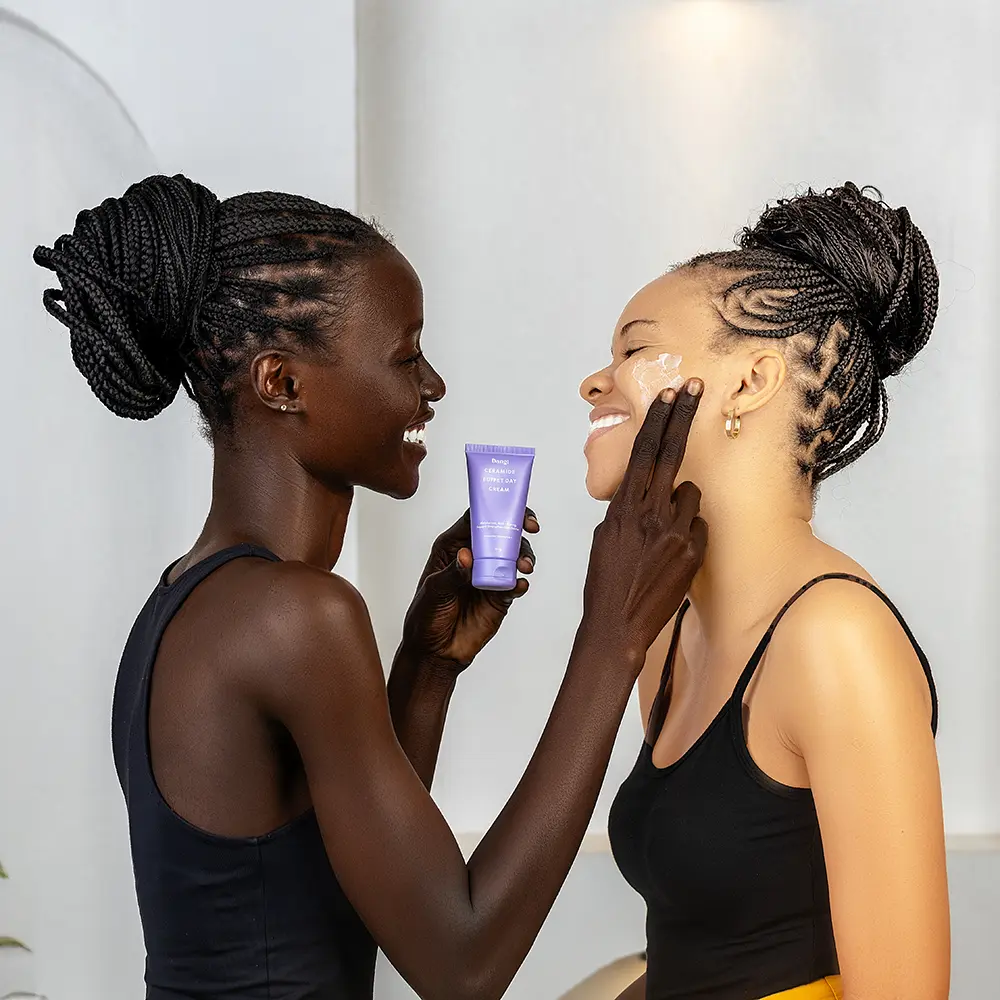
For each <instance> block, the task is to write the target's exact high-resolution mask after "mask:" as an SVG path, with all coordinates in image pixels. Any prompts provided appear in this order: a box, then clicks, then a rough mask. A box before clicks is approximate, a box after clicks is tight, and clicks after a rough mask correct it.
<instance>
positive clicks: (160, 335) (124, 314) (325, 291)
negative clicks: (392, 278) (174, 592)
mask: <svg viewBox="0 0 1000 1000" xmlns="http://www.w3.org/2000/svg"><path fill="white" fill-rule="evenodd" d="M390 246H391V243H390V242H389V239H388V237H387V236H385V235H384V234H382V233H380V232H379V231H378V230H377V229H376V228H375V227H374V225H373V224H370V223H367V222H365V221H363V220H361V219H359V218H356V217H355V216H353V215H351V214H350V213H349V212H346V211H343V210H341V209H336V208H329V207H328V206H326V205H321V204H319V203H318V202H315V201H310V200H308V199H306V198H301V197H298V196H296V195H290V194H277V193H274V192H259V193H255V194H244V195H240V196H238V197H236V198H229V199H227V200H225V201H222V202H220V201H219V200H218V199H217V198H216V197H215V195H214V194H212V192H211V191H209V190H208V189H207V188H205V187H203V186H202V185H200V184H196V183H194V182H193V181H190V180H188V179H187V178H186V177H183V176H181V175H178V176H175V177H161V176H154V177H147V178H146V179H145V180H142V181H140V182H139V183H137V184H133V185H132V186H131V187H130V188H129V189H128V190H127V191H126V192H125V194H124V195H123V196H122V197H121V198H109V199H107V200H106V201H104V202H103V203H102V204H101V205H100V206H98V207H97V208H95V209H92V210H89V211H84V212H81V213H80V214H79V216H77V219H76V225H75V228H74V229H73V232H72V233H71V234H68V235H64V236H60V237H59V238H58V239H57V240H56V241H55V246H54V247H38V248H37V249H36V250H35V253H34V260H35V262H36V263H37V264H40V265H41V266H42V267H45V268H48V269H49V270H51V271H54V272H55V273H56V275H57V277H58V279H59V283H60V285H61V289H48V290H47V291H46V292H45V293H44V295H43V298H42V301H43V303H44V305H45V308H46V309H47V310H48V311H49V312H50V313H51V314H52V315H53V316H55V318H56V319H58V320H59V322H61V323H63V324H64V325H65V326H66V327H68V328H69V336H70V346H71V350H72V353H73V360H74V362H75V363H76V366H77V368H79V369H80V371H81V372H82V373H83V375H84V376H85V377H86V379H87V381H88V383H89V384H90V387H91V389H93V391H94V393H95V394H96V395H97V397H98V399H100V400H101V402H102V403H104V405H105V406H107V407H108V409H110V410H112V411H113V412H114V413H116V414H118V415H119V416H121V417H128V418H131V419H134V420H147V419H149V418H150V417H154V416H156V414H157V413H159V412H160V411H161V410H163V409H164V408H165V407H166V406H167V405H169V403H170V402H171V401H172V400H173V399H174V397H175V396H176V394H177V390H178V389H179V388H180V386H182V385H183V386H184V389H185V391H186V392H187V394H188V395H189V396H190V397H191V398H192V399H193V400H194V401H195V403H196V404H197V405H198V408H199V409H200V411H201V414H202V418H203V421H204V424H205V429H206V430H207V432H208V433H209V435H212V436H214V435H215V434H217V433H219V432H220V431H223V430H226V429H231V428H232V423H233V403H234V399H235V395H236V389H237V386H238V380H239V376H240V375H241V374H242V373H243V372H245V371H246V370H247V366H248V364H249V362H250V360H251V359H252V358H253V357H254V356H255V355H256V354H257V353H259V352H260V351H261V350H264V349H266V348H271V347H273V348H277V349H285V348H291V347H300V348H301V347H306V348H308V347H312V346H315V345H318V344H321V343H322V339H323V336H324V333H325V331H326V330H327V328H328V327H329V325H330V323H331V322H332V321H333V320H334V319H335V318H336V316H337V314H338V311H339V310H340V309H341V307H342V306H343V304H344V302H345V301H346V299H347V296H348V295H349V294H350V286H351V277H352V275H353V274H354V273H356V272H355V266H356V265H357V264H358V263H360V262H361V261H362V260H363V259H364V258H365V257H370V256H374V255H376V254H378V253H381V252H383V251H385V250H386V249H388V248H389V247H390Z"/></svg>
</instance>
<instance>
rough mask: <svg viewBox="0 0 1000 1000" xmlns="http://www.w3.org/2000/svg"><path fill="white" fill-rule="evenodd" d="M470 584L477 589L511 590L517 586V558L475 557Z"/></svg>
mask: <svg viewBox="0 0 1000 1000" xmlns="http://www.w3.org/2000/svg"><path fill="white" fill-rule="evenodd" d="M472 586H473V587H475V588H476V589H477V590H513V589H514V588H515V587H516V586H517V560H516V559H476V560H475V561H474V562H473V563H472Z"/></svg>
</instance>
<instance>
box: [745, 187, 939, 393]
mask: <svg viewBox="0 0 1000 1000" xmlns="http://www.w3.org/2000/svg"><path fill="white" fill-rule="evenodd" d="M869 191H871V192H872V193H873V194H874V196H875V197H868V195H867V192H869ZM741 245H742V246H743V247H744V248H749V247H759V248H761V249H766V250H769V251H771V252H774V253H777V254H780V255H782V256H785V257H791V258H793V259H795V260H797V261H799V262H801V263H805V264H808V265H809V266H811V267H813V268H815V269H816V270H818V271H820V272H822V273H823V274H825V275H826V276H827V277H828V278H829V279H830V280H832V281H833V282H835V283H836V284H837V285H839V286H840V287H841V288H842V289H844V291H845V292H846V293H847V294H848V295H849V296H850V298H851V300H852V301H853V302H854V303H855V311H856V315H857V316H858V318H859V320H860V321H861V324H862V327H863V329H864V330H865V332H866V333H867V335H868V337H869V339H870V341H871V345H872V354H873V356H874V359H875V364H876V366H877V370H878V373H879V376H880V377H881V378H883V379H884V378H886V377H888V376H890V375H896V374H897V373H898V372H899V371H900V370H901V369H902V368H903V367H904V366H905V365H907V364H908V363H909V362H910V361H912V360H913V358H914V357H915V356H916V355H917V353H918V352H919V351H920V350H921V348H923V346H924V345H925V344H926V343H927V340H928V338H929V337H930V334H931V329H932V327H933V325H934V318H935V316H936V314H937V304H938V274H937V268H936V267H935V265H934V258H933V256H932V255H931V251H930V247H929V246H928V245H927V240H926V239H924V236H923V234H922V233H921V232H920V230H919V229H917V227H916V226H915V225H914V224H913V222H912V221H911V219H910V214H909V212H908V211H907V210H906V209H905V208H899V209H893V208H890V207H889V206H888V205H886V204H885V202H884V201H882V196H881V194H880V193H879V191H878V190H877V189H875V188H870V187H866V188H863V189H862V188H858V186H857V185H855V184H852V183H851V182H849V181H848V182H847V183H845V184H844V185H843V187H837V188H829V189H828V190H826V191H824V192H822V193H817V192H815V191H813V190H812V189H811V188H810V189H809V190H808V192H807V193H806V194H804V195H799V196H798V197H796V198H791V199H784V200H781V201H779V202H778V203H777V204H776V205H774V206H772V207H769V208H768V209H767V210H766V211H765V212H764V214H763V215H762V216H761V218H760V221H759V222H758V223H757V225H756V226H755V227H754V228H753V229H752V230H748V231H746V232H745V233H744V235H743V239H742V241H741Z"/></svg>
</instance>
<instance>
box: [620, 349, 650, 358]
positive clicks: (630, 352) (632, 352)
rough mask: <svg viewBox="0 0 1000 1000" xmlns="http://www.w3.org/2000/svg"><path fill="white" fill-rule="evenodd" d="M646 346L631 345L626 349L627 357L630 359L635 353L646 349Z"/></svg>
mask: <svg viewBox="0 0 1000 1000" xmlns="http://www.w3.org/2000/svg"><path fill="white" fill-rule="evenodd" d="M645 349H646V348H645V347H630V348H628V349H627V350H626V351H625V359H626V360H628V359H629V358H630V357H632V355H633V354H638V353H639V351H644V350H645Z"/></svg>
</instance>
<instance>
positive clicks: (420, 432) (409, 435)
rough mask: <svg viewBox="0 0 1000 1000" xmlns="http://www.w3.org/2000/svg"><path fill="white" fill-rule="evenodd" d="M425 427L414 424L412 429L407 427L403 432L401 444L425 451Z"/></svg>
mask: <svg viewBox="0 0 1000 1000" xmlns="http://www.w3.org/2000/svg"><path fill="white" fill-rule="evenodd" d="M426 440H427V425H426V424H415V425H414V426H413V427H407V428H406V430H405V431H403V443H404V444H410V445H414V446H415V447H417V448H422V449H423V450H424V451H426V450H427V444H426Z"/></svg>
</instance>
